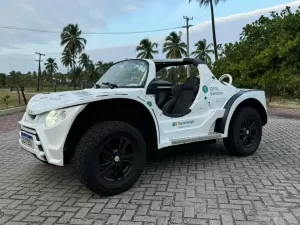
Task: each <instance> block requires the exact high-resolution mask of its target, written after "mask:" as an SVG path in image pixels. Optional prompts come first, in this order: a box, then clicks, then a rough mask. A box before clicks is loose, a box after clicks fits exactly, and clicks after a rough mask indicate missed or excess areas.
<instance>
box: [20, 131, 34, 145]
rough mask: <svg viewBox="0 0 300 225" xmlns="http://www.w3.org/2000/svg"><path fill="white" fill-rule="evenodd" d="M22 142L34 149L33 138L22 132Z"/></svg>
mask: <svg viewBox="0 0 300 225" xmlns="http://www.w3.org/2000/svg"><path fill="white" fill-rule="evenodd" d="M21 142H22V143H23V144H24V145H26V146H27V147H29V148H32V149H34V141H33V136H31V135H29V134H27V133H25V132H21Z"/></svg>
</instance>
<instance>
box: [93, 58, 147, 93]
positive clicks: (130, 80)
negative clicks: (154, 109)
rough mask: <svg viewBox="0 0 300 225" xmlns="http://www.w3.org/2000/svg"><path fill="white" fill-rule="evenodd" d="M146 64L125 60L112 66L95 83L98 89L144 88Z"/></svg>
mask: <svg viewBox="0 0 300 225" xmlns="http://www.w3.org/2000/svg"><path fill="white" fill-rule="evenodd" d="M148 67H149V65H148V62H147V61H145V60H126V61H121V62H118V63H116V64H114V65H112V66H111V67H110V68H109V69H108V71H107V72H106V73H105V74H103V76H102V77H101V78H100V79H99V81H98V82H97V83H96V84H97V86H98V85H99V87H100V88H103V87H105V88H107V87H116V88H120V87H123V88H124V87H126V88H128V87H144V85H145V83H146V79H147V75H148Z"/></svg>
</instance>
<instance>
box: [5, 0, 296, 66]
mask: <svg viewBox="0 0 300 225" xmlns="http://www.w3.org/2000/svg"><path fill="white" fill-rule="evenodd" d="M8 1H9V2H10V5H11V8H10V11H9V12H6V9H8V6H7V5H6V6H5V4H3V0H0V21H3V18H5V15H6V16H8V14H10V13H13V14H16V12H15V11H14V10H12V5H14V4H17V2H18V3H19V2H20V1H21V3H24V4H25V3H26V4H25V5H24V4H23V6H22V7H24V8H26V7H29V8H30V7H31V8H30V9H28V10H30V11H31V12H30V13H33V11H32V10H35V9H36V8H39V7H37V6H36V5H35V3H36V2H37V4H38V2H40V1H38V0H28V1H26V0H18V1H16V0H7V3H8ZM58 1H59V2H62V1H61V0H52V2H49V5H50V6H49V7H50V8H47V7H46V5H45V7H42V8H43V10H44V11H43V12H37V14H36V15H33V16H31V17H28V14H26V13H28V10H27V11H26V13H25V12H24V13H22V12H21V13H20V16H21V17H20V18H22V19H24V20H26V16H27V21H23V20H22V19H19V20H17V19H12V21H10V22H9V23H10V25H14V26H23V24H30V23H32V22H35V26H34V25H32V26H31V27H40V24H45V23H46V24H48V25H47V26H46V27H47V29H56V30H57V29H61V27H62V26H63V25H65V24H66V20H65V18H68V17H67V16H66V14H61V13H62V12H64V11H65V9H57V10H58V12H56V13H55V14H54V13H53V15H52V16H51V15H50V14H51V12H53V10H54V9H53V8H51V4H52V3H53V2H56V3H55V4H58ZM73 1H79V0H73ZM95 1H96V0H85V1H80V2H81V3H78V4H81V5H82V8H83V11H84V9H85V7H88V5H89V4H92V3H95ZM28 2H30V3H31V4H29V3H28ZM83 2H84V3H83ZM124 2H126V4H125V3H124V4H123V5H122V7H119V8H113V9H112V8H109V7H108V1H105V0H97V3H98V4H100V5H101V6H102V10H101V11H98V10H92V11H90V12H89V16H87V17H85V14H80V13H79V12H77V11H76V8H72V6H71V7H69V10H67V13H70V14H72V13H73V14H72V15H73V16H71V19H70V21H74V20H75V21H76V22H78V23H80V27H84V30H85V31H88V30H89V29H92V27H93V26H99V24H101V26H103V27H105V24H106V21H105V20H103V18H107V15H108V14H109V15H110V17H111V16H113V15H114V16H118V15H117V14H118V13H120V12H121V11H122V10H123V9H124V8H126V7H127V6H128V5H130V4H133V5H135V6H136V7H137V8H139V7H141V6H142V4H143V3H140V4H137V3H139V2H140V1H136V0H124ZM41 4H46V2H43V3H40V5H41ZM60 4H61V5H63V3H60ZM287 5H289V6H291V10H292V11H295V9H296V8H298V6H299V5H300V0H297V1H294V2H291V3H289V4H282V5H277V6H274V7H270V8H265V9H259V10H255V11H252V12H247V13H240V14H235V15H231V16H228V17H220V18H216V20H215V21H216V32H217V42H218V43H226V42H234V41H237V40H238V39H239V35H240V33H241V31H242V27H243V26H244V25H246V24H248V23H252V22H253V21H254V20H256V19H258V18H259V17H260V15H262V14H263V15H266V16H267V15H269V12H270V11H278V12H279V11H281V10H282V9H284V8H285V7H286V6H287ZM33 6H34V7H33ZM5 7H6V8H5ZM18 7H19V6H18ZM77 7H78V5H77ZM129 8H130V7H129ZM18 9H19V8H18ZM104 9H107V10H104ZM127 9H128V8H127ZM108 11H110V12H108ZM2 12H5V13H6V14H5V15H4V16H3V15H2V14H1V13H2ZM71 12H72V13H71ZM97 12H99V13H97ZM100 12H101V13H100ZM42 13H46V15H49V16H50V19H47V20H46V19H44V20H42V21H34V20H35V19H37V18H40V17H42V16H41V15H42ZM123 13H129V12H124V11H123ZM76 14H77V16H75V15H76ZM84 17H85V18H84ZM12 18H13V17H12ZM28 18H29V19H28ZM6 21H7V20H6ZM83 21H84V22H83ZM0 23H1V22H0ZM89 23H90V24H89ZM27 27H30V26H29V25H27ZM133 30H134V29H133ZM0 32H2V30H1V29H0ZM7 32H8V34H7V33H6V35H5V38H3V37H1V36H2V35H1V36H0V72H9V71H11V70H17V71H22V72H27V71H33V70H35V71H36V69H37V62H35V61H34V60H35V57H36V56H35V55H34V52H33V53H32V56H31V57H28V56H22V55H4V54H1V44H2V46H4V45H6V46H7V45H9V44H10V47H11V48H12V47H14V46H15V45H14V44H13V43H20V44H21V45H25V44H28V43H39V44H41V45H39V46H42V44H44V43H49V42H50V41H52V40H53V37H51V35H49V34H47V35H44V36H43V34H42V33H34V32H15V31H7ZM170 32H171V31H170ZM164 34H165V35H167V34H168V32H164ZM183 34H184V35H183V38H184V40H185V38H186V36H185V31H184V30H183ZM55 35H57V34H55ZM35 36H36V37H35ZM145 36H148V34H146V35H145ZM87 38H88V37H87ZM149 38H150V39H151V40H153V41H157V42H158V44H159V51H160V53H159V54H158V55H157V56H156V57H157V58H163V57H164V55H163V54H162V53H161V49H162V44H163V41H164V38H165V37H164V36H161V35H159V36H158V35H157V34H154V35H152V37H151V36H150V35H149ZM203 38H206V39H207V40H208V42H212V31H211V22H210V21H205V22H203V23H200V24H198V25H195V26H193V27H192V28H191V30H190V48H191V49H190V52H192V51H193V46H194V44H195V43H196V42H197V41H198V40H200V39H203ZM3 41H4V42H5V43H3ZM137 44H138V43H137ZM36 49H38V48H35V50H36ZM41 51H42V50H41ZM54 51H55V50H54ZM87 53H88V54H90V55H91V59H92V60H93V61H95V62H96V61H99V60H102V61H117V60H122V59H124V58H134V57H135V56H136V52H135V46H134V45H127V46H120V47H113V48H101V49H99V48H95V49H89V50H87ZM47 56H48V57H49V56H51V57H55V58H56V59H57V60H58V62H59V61H60V60H59V59H60V57H61V54H60V53H53V54H51V52H50V53H48V54H47ZM59 67H60V69H61V70H66V69H65V68H63V67H62V66H61V65H60V62H59Z"/></svg>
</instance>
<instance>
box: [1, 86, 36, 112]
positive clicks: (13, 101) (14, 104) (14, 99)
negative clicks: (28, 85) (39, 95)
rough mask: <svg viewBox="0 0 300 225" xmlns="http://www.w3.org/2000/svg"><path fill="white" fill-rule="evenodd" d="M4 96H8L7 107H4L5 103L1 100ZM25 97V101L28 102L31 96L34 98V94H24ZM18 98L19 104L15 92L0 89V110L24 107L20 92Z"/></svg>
mask: <svg viewBox="0 0 300 225" xmlns="http://www.w3.org/2000/svg"><path fill="white" fill-rule="evenodd" d="M5 96H10V97H9V98H8V107H7V106H6V104H5V102H4V101H3V100H2V98H3V97H5ZM25 96H26V99H27V102H28V101H29V100H30V99H31V98H32V96H34V94H27V93H26V92H25ZM20 98H21V99H20V104H19V98H18V92H17V91H9V90H8V89H0V110H4V109H11V108H16V107H21V106H25V104H24V100H23V97H22V94H21V92H20Z"/></svg>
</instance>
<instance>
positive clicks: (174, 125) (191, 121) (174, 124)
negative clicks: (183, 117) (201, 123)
mask: <svg viewBox="0 0 300 225" xmlns="http://www.w3.org/2000/svg"><path fill="white" fill-rule="evenodd" d="M194 122H195V121H194V120H188V121H183V122H174V123H172V126H173V127H182V126H187V125H190V124H193V123H194Z"/></svg>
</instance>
